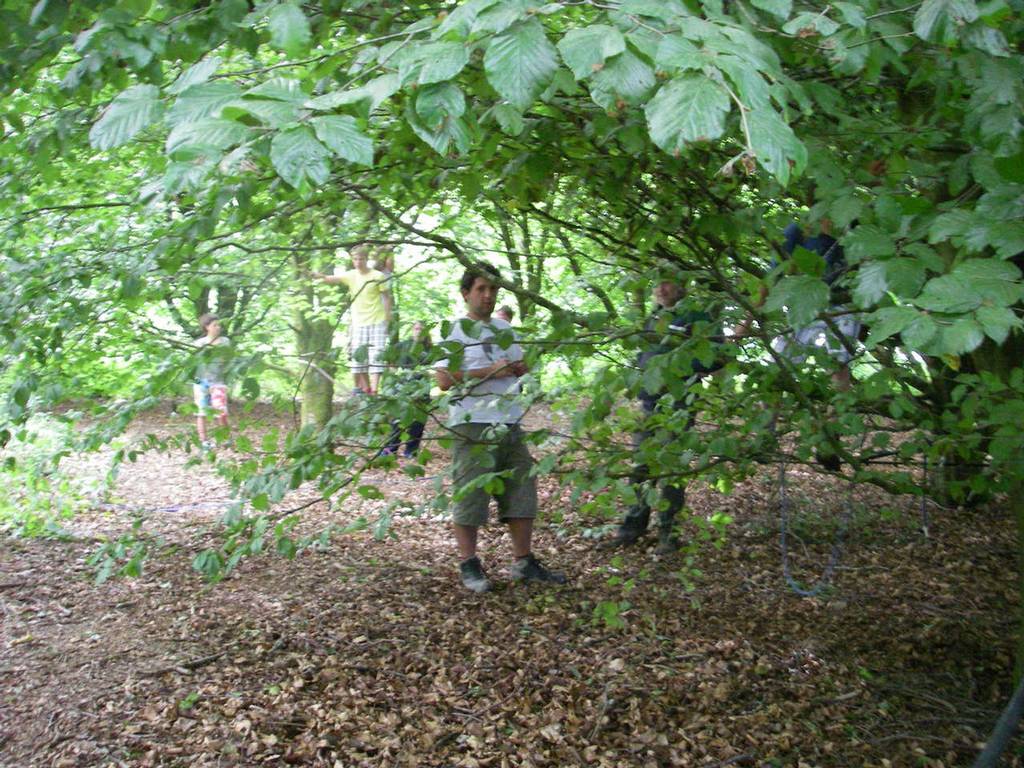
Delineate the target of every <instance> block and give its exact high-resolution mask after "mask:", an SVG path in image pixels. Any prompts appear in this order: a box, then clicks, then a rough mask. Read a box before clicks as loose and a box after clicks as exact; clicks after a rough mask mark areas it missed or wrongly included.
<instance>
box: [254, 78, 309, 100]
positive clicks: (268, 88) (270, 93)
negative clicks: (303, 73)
mask: <svg viewBox="0 0 1024 768" xmlns="http://www.w3.org/2000/svg"><path fill="white" fill-rule="evenodd" d="M245 95H246V96H261V97H263V98H265V99H277V100H278V101H289V102H292V103H293V104H303V103H305V101H306V99H307V96H306V94H305V92H304V91H303V90H302V83H301V82H299V81H298V80H296V79H295V78H293V77H272V78H270V79H269V80H267V81H265V82H262V83H260V84H259V85H257V86H256V87H255V88H250V89H249V90H248V91H246V92H245Z"/></svg>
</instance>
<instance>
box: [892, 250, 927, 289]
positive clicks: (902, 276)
mask: <svg viewBox="0 0 1024 768" xmlns="http://www.w3.org/2000/svg"><path fill="white" fill-rule="evenodd" d="M927 276H928V275H927V270H926V268H925V265H924V263H922V262H921V260H920V259H914V258H898V259H889V260H888V261H886V262H885V279H886V282H887V283H888V284H889V290H890V291H892V292H893V293H895V294H896V295H897V296H904V297H912V296H916V295H917V293H918V291H920V290H921V286H922V285H924V281H925V279H926V278H927Z"/></svg>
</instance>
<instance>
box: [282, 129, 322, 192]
mask: <svg viewBox="0 0 1024 768" xmlns="http://www.w3.org/2000/svg"><path fill="white" fill-rule="evenodd" d="M321 119H328V118H321ZM329 157H330V152H329V151H328V150H327V148H326V147H324V145H323V144H321V143H320V142H319V141H317V139H316V136H314V135H313V131H311V130H310V129H309V128H307V127H305V126H302V127H299V128H293V129H291V130H290V131H284V132H283V133H279V134H277V135H276V136H275V137H274V140H273V141H272V142H271V143H270V162H271V163H273V165H274V169H275V170H276V171H277V173H278V175H279V176H280V177H281V178H282V179H284V180H285V181H286V182H288V183H289V184H290V185H291V186H293V187H298V186H299V185H300V184H301V183H302V181H303V179H309V181H310V182H311V183H312V184H313V185H314V186H319V185H321V184H323V183H324V182H326V181H327V179H328V177H329V176H330V166H329V165H328V162H327V161H328V158H329Z"/></svg>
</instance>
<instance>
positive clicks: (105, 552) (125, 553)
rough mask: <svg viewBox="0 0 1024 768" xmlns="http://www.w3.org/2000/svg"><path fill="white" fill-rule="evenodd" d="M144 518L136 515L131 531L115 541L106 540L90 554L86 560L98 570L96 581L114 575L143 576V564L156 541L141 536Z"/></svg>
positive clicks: (104, 579)
mask: <svg viewBox="0 0 1024 768" xmlns="http://www.w3.org/2000/svg"><path fill="white" fill-rule="evenodd" d="M141 531H142V518H141V517H136V518H135V520H134V522H133V523H132V528H131V531H130V532H128V533H126V534H123V535H122V536H119V537H118V538H117V539H115V540H114V541H106V542H104V543H102V544H100V546H99V547H97V548H96V551H95V552H93V553H92V554H91V555H89V557H88V559H87V560H86V562H87V563H88V564H89V565H91V566H92V567H93V568H94V569H95V572H96V583H97V584H103V583H104V582H105V581H107V579H109V578H110V577H112V576H141V575H142V566H143V563H145V561H146V557H147V556H148V555H149V551H150V547H151V546H152V545H153V544H154V543H155V544H157V545H159V542H158V541H156V542H154V541H153V540H151V539H148V538H143V537H140V535H139V534H140V532H141Z"/></svg>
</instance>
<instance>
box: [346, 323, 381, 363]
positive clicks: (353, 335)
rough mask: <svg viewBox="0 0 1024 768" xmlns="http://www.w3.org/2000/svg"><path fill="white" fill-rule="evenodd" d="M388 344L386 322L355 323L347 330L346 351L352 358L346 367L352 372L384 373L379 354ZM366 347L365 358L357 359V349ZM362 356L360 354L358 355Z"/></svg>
mask: <svg viewBox="0 0 1024 768" xmlns="http://www.w3.org/2000/svg"><path fill="white" fill-rule="evenodd" d="M387 344H388V324H387V323H375V324H374V325H355V326H352V329H351V331H350V332H349V340H348V353H349V356H350V357H351V358H352V359H351V361H350V362H349V366H348V369H349V370H350V371H351V372H352V373H384V367H385V366H384V363H382V362H381V355H383V354H384V347H386V346H387ZM363 347H365V348H366V359H365V360H364V361H361V360H357V359H356V354H357V352H358V351H359V349H361V348H363ZM359 357H362V355H359Z"/></svg>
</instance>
